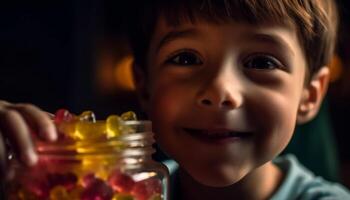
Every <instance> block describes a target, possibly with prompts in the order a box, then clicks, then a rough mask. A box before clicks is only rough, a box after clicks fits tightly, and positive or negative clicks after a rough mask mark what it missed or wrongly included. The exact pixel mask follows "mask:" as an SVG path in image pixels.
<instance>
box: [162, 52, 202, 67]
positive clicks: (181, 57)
mask: <svg viewBox="0 0 350 200" xmlns="http://www.w3.org/2000/svg"><path fill="white" fill-rule="evenodd" d="M167 63H170V64H175V65H201V64H203V62H202V61H201V59H200V58H199V57H198V56H197V55H196V54H194V53H191V52H182V53H178V54H176V55H175V56H173V57H171V58H170V59H168V60H167Z"/></svg>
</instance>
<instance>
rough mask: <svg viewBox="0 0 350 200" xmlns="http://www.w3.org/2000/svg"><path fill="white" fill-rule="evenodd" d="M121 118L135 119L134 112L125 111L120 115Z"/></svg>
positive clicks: (126, 119) (125, 119)
mask: <svg viewBox="0 0 350 200" xmlns="http://www.w3.org/2000/svg"><path fill="white" fill-rule="evenodd" d="M121 118H122V120H124V121H131V120H137V117H136V114H135V113H134V112H132V111H129V112H125V113H123V114H122V115H121Z"/></svg>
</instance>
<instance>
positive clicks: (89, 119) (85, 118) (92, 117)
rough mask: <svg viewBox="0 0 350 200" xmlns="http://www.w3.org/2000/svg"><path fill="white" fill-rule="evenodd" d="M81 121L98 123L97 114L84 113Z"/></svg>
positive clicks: (80, 118) (80, 117)
mask: <svg viewBox="0 0 350 200" xmlns="http://www.w3.org/2000/svg"><path fill="white" fill-rule="evenodd" d="M79 120H80V121H85V122H92V123H95V122H96V117H95V113H93V112H92V111H84V112H83V113H82V114H80V115H79Z"/></svg>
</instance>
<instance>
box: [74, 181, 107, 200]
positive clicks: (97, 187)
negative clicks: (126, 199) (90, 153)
mask: <svg viewBox="0 0 350 200" xmlns="http://www.w3.org/2000/svg"><path fill="white" fill-rule="evenodd" d="M112 197H113V190H112V188H110V187H109V186H108V185H107V184H106V183H105V182H104V181H103V180H101V179H98V178H96V179H94V180H93V181H92V182H91V183H90V184H88V185H87V187H86V188H85V190H84V191H83V192H82V194H81V200H96V199H98V200H110V199H111V198H112Z"/></svg>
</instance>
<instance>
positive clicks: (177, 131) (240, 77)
mask: <svg viewBox="0 0 350 200" xmlns="http://www.w3.org/2000/svg"><path fill="white" fill-rule="evenodd" d="M295 30H296V29H295V28H294V27H293V26H286V25H278V24H264V25H261V26H253V25H248V24H244V23H237V22H233V21H232V22H226V23H221V24H213V23H209V22H206V21H200V20H199V21H197V22H196V23H195V24H193V23H182V24H181V25H179V26H177V27H172V26H168V25H167V24H166V22H165V21H164V20H162V18H160V20H159V21H158V23H157V26H156V29H155V33H154V35H153V38H152V40H151V45H150V48H149V52H148V57H147V58H148V66H146V67H147V70H148V73H147V74H148V76H147V77H146V75H145V74H143V73H142V72H141V71H140V70H138V66H135V79H136V80H137V86H138V91H139V93H140V94H141V95H140V97H141V101H142V105H143V106H144V108H145V110H146V111H147V112H148V113H149V116H150V118H151V120H152V121H153V125H154V132H155V133H156V139H157V142H158V143H159V144H160V146H161V147H162V149H163V150H164V151H165V152H166V153H167V154H168V155H170V156H171V157H172V158H173V159H175V160H176V161H177V162H178V163H179V164H180V168H181V169H180V172H181V173H180V177H181V184H182V186H181V189H182V190H183V192H182V193H183V194H184V196H183V197H182V198H183V199H202V200H203V199H213V198H215V199H225V198H229V197H230V198H232V197H237V198H241V199H266V198H268V197H269V196H271V194H272V193H273V192H274V191H275V190H276V188H277V187H278V184H279V183H280V181H281V179H282V178H283V174H282V173H281V171H280V170H279V169H278V168H277V167H276V166H274V165H273V163H272V162H271V160H273V159H274V158H275V157H276V156H277V155H278V154H279V153H280V152H281V151H282V150H283V149H284V148H285V147H286V145H287V144H288V142H289V141H290V139H291V137H292V135H293V131H294V128H295V124H296V123H297V122H299V123H304V122H307V121H309V120H310V119H311V118H313V117H314V115H315V114H316V113H317V111H318V108H319V105H320V103H321V101H322V98H323V96H324V93H325V91H326V89H327V83H328V76H329V71H328V68H326V67H323V68H322V69H321V70H320V71H319V72H318V73H317V74H315V75H314V76H313V77H312V79H311V82H310V83H304V80H305V76H306V72H307V66H306V62H305V57H304V53H303V50H302V48H301V45H300V42H299V40H298V36H297V33H296V31H295ZM193 130H197V134H194V132H193ZM198 130H199V131H198ZM198 132H199V134H198ZM223 132H224V133H226V132H231V133H233V134H237V133H238V132H239V134H240V137H230V138H225V139H222V138H221V139H213V138H212V137H207V136H204V135H205V134H210V135H215V134H220V133H223ZM204 133H205V134H204ZM198 135H199V136H198ZM220 195H221V196H220Z"/></svg>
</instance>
